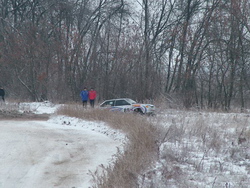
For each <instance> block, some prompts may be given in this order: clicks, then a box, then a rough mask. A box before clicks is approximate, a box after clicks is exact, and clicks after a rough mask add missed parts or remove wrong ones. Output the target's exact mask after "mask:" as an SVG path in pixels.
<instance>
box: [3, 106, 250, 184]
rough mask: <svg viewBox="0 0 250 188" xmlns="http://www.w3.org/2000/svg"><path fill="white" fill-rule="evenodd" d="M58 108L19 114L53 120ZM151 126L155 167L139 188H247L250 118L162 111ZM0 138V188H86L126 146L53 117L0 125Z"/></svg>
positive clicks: (112, 135)
mask: <svg viewBox="0 0 250 188" xmlns="http://www.w3.org/2000/svg"><path fill="white" fill-rule="evenodd" d="M58 106H59V105H54V104H51V103H21V104H20V105H19V108H20V109H21V111H22V112H25V111H32V112H35V113H37V114H43V113H49V114H53V113H54V112H55V111H56V109H57V107H58ZM155 118H156V119H155V121H156V125H157V127H158V128H160V129H162V135H163V137H162V138H161V139H162V140H159V141H161V145H160V148H159V149H160V153H159V160H158V161H157V162H156V163H155V165H153V166H152V167H150V168H149V169H148V171H147V172H145V175H146V176H145V177H144V176H143V177H144V178H145V179H144V180H143V181H141V182H142V183H141V185H140V186H141V187H150V186H151V187H157V188H165V187H170V188H182V187H188V188H189V187H190V188H193V187H194V188H217V187H222V188H249V187H250V115H249V113H215V112H198V111H197V112H195V111H193V112H191V111H179V110H173V109H166V110H162V111H161V112H160V113H159V114H158V115H157V116H156V117H155ZM0 137H1V140H0V188H19V187H23V188H34V187H35V188H44V187H46V188H47V187H49V188H50V187H57V188H73V187H74V188H88V187H89V186H91V178H92V177H91V175H90V173H89V171H91V172H94V171H95V170H96V169H97V168H100V165H102V164H103V165H104V166H105V165H107V164H110V162H111V161H112V160H115V158H114V157H113V155H114V154H115V153H116V151H117V147H120V148H122V147H123V145H124V142H126V139H125V135H124V134H122V133H120V132H119V131H117V130H112V129H110V128H109V127H108V126H106V124H105V123H102V122H91V121H85V120H80V119H77V118H69V117H66V116H58V115H52V116H51V117H50V119H49V120H48V121H15V120H8V121H7V120H0ZM241 139H243V140H242V142H241V141H240V140H241ZM139 176H140V175H139Z"/></svg>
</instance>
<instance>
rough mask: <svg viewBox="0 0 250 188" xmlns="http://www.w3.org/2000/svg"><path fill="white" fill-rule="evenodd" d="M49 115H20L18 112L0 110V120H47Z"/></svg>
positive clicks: (28, 113)
mask: <svg viewBox="0 0 250 188" xmlns="http://www.w3.org/2000/svg"><path fill="white" fill-rule="evenodd" d="M49 116H50V115H49V114H34V113H31V112H24V113H20V112H18V111H15V110H13V111H5V110H0V120H9V119H25V120H48V119H49Z"/></svg>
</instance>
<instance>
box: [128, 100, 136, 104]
mask: <svg viewBox="0 0 250 188" xmlns="http://www.w3.org/2000/svg"><path fill="white" fill-rule="evenodd" d="M127 101H128V102H129V103H130V104H136V103H137V102H135V101H134V100H132V99H127Z"/></svg>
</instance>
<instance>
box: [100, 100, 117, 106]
mask: <svg viewBox="0 0 250 188" xmlns="http://www.w3.org/2000/svg"><path fill="white" fill-rule="evenodd" d="M109 106H114V101H106V102H104V103H103V104H102V105H101V107H109Z"/></svg>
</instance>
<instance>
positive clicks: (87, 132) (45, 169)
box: [0, 103, 125, 188]
mask: <svg viewBox="0 0 250 188" xmlns="http://www.w3.org/2000/svg"><path fill="white" fill-rule="evenodd" d="M20 106H21V108H20V109H21V111H23V112H24V111H26V110H27V111H32V112H33V113H35V114H44V113H47V114H51V118H50V119H49V120H48V121H16V120H8V121H7V120H0V129H1V131H0V136H1V138H2V139H1V141H0V151H1V154H0V156H1V157H0V172H1V173H0V188H1V187H4V188H8V187H11V188H13V187H26V188H29V187H30V188H31V187H37V188H39V187H41V188H42V187H60V188H64V187H65V188H66V187H67V188H68V187H82V188H87V187H89V186H91V182H90V180H91V179H92V177H91V175H90V174H89V172H90V171H91V172H94V171H95V170H97V169H98V168H100V167H99V166H100V165H101V166H106V165H108V164H110V163H111V161H112V160H114V159H113V155H114V154H115V153H116V152H117V147H119V148H121V147H122V145H123V142H124V140H125V136H124V134H122V133H120V132H119V131H117V130H112V129H110V128H109V127H107V126H106V125H105V123H102V122H91V121H84V120H80V119H77V118H70V117H66V116H57V115H52V114H53V113H55V112H56V109H57V108H58V105H53V104H51V103H22V104H20Z"/></svg>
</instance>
